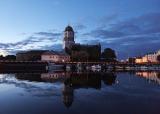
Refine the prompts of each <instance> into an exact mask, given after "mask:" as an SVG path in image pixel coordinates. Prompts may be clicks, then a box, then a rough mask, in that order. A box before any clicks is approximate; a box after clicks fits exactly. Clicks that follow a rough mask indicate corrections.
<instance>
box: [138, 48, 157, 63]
mask: <svg viewBox="0 0 160 114" xmlns="http://www.w3.org/2000/svg"><path fill="white" fill-rule="evenodd" d="M158 56H160V50H159V51H157V52H155V53H149V54H146V55H144V56H142V57H137V58H136V60H135V62H136V63H147V62H150V63H154V62H159V60H158Z"/></svg>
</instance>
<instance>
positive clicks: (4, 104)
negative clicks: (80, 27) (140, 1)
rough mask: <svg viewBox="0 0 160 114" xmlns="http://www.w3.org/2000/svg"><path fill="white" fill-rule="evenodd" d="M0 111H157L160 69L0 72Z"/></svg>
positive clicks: (151, 113)
mask: <svg viewBox="0 0 160 114" xmlns="http://www.w3.org/2000/svg"><path fill="white" fill-rule="evenodd" d="M0 88H1V89H0V106H1V108H0V113H2V114H19V113H21V114H35V113H38V114H53V113H58V114H59V113H60V114H61V113H62V114H66V113H70V114H74V113H77V114H82V113H83V114H84V113H86V114H87V113H93V114H97V113H102V114H106V113H112V114H117V113H118V114H121V113H123V114H132V113H133V114H135V113H136V114H139V113H141V114H142V113H143V114H159V113H160V111H159V110H158V109H159V106H160V96H159V95H160V72H153V71H152V72H146V71H145V72H105V73H102V72H99V73H95V72H78V73H76V72H53V73H14V74H0Z"/></svg>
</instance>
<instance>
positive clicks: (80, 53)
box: [63, 26, 101, 61]
mask: <svg viewBox="0 0 160 114" xmlns="http://www.w3.org/2000/svg"><path fill="white" fill-rule="evenodd" d="M63 49H64V50H65V52H66V53H68V54H69V55H70V56H71V60H72V61H87V60H89V61H97V60H99V59H100V57H101V45H100V44H96V45H88V44H86V45H84V44H83V45H82V44H80V43H75V41H74V30H73V28H72V27H71V26H67V27H66V28H65V31H64V39H63Z"/></svg>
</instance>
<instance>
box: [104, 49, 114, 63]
mask: <svg viewBox="0 0 160 114" xmlns="http://www.w3.org/2000/svg"><path fill="white" fill-rule="evenodd" d="M101 57H102V58H103V59H104V60H106V61H108V62H113V61H115V60H116V54H115V51H114V50H112V49H111V48H106V49H104V52H102V54H101Z"/></svg>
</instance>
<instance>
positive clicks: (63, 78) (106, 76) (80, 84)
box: [15, 72, 116, 108]
mask: <svg viewBox="0 0 160 114" xmlns="http://www.w3.org/2000/svg"><path fill="white" fill-rule="evenodd" d="M15 77H16V78H17V79H18V80H28V81H36V82H49V83H55V82H61V83H63V89H62V101H63V103H64V105H65V106H66V107H67V108H69V107H71V106H72V103H73V101H74V90H76V89H81V88H83V89H89V88H93V89H97V90H100V89H101V85H102V82H103V83H104V84H105V85H107V86H108V85H112V84H114V83H115V82H116V81H115V80H116V75H115V73H113V72H107V73H95V72H78V73H77V72H53V73H42V74H40V73H35V74H34V73H17V74H16V75H15Z"/></svg>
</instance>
